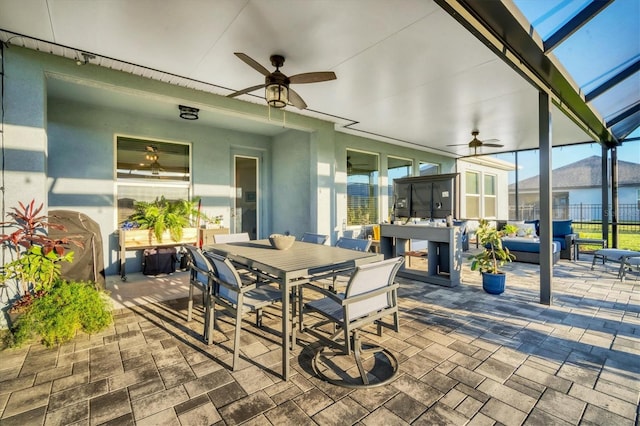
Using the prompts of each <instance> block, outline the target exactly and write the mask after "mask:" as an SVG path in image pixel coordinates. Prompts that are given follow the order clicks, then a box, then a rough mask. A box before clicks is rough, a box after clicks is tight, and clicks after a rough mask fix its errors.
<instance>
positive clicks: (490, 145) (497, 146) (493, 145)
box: [482, 142, 504, 148]
mask: <svg viewBox="0 0 640 426" xmlns="http://www.w3.org/2000/svg"><path fill="white" fill-rule="evenodd" d="M482 146H489V147H491V148H502V147H503V146H504V145H502V144H499V143H485V142H482Z"/></svg>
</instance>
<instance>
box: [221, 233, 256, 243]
mask: <svg viewBox="0 0 640 426" xmlns="http://www.w3.org/2000/svg"><path fill="white" fill-rule="evenodd" d="M243 241H251V239H250V238H249V233H248V232H240V233H237V234H216V235H214V236H213V242H214V244H223V243H239V242H243Z"/></svg>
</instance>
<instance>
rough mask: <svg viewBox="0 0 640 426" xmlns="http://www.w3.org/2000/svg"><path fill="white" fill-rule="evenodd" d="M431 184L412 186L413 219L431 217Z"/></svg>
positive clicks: (418, 183) (420, 183)
mask: <svg viewBox="0 0 640 426" xmlns="http://www.w3.org/2000/svg"><path fill="white" fill-rule="evenodd" d="M431 187H432V185H431V182H415V183H413V184H412V185H411V217H421V218H427V217H431V198H432V197H431Z"/></svg>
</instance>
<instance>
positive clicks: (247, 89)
mask: <svg viewBox="0 0 640 426" xmlns="http://www.w3.org/2000/svg"><path fill="white" fill-rule="evenodd" d="M264 86H265V85H264V84H258V85H257V86H251V87H247V88H246V89H242V90H238V91H237V92H233V93H231V94H229V95H227V98H235V97H236V96H240V95H244V94H245V93H249V92H253V91H254V90H258V89H261V88H263V87H264Z"/></svg>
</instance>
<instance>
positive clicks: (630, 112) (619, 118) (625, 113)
mask: <svg viewBox="0 0 640 426" xmlns="http://www.w3.org/2000/svg"><path fill="white" fill-rule="evenodd" d="M638 111H640V104H636V105H634V106H632V107H631V108H627V109H626V110H624V111H622V112H621V113H620V114H618V115H616V116H615V117H613V118H612V119H611V120H608V121H607V127H612V126H615V125H616V124H618V123H619V122H621V121H622V120H624V119H625V118H627V117H631V116H632V115H633V114H635V113H636V112H638Z"/></svg>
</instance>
